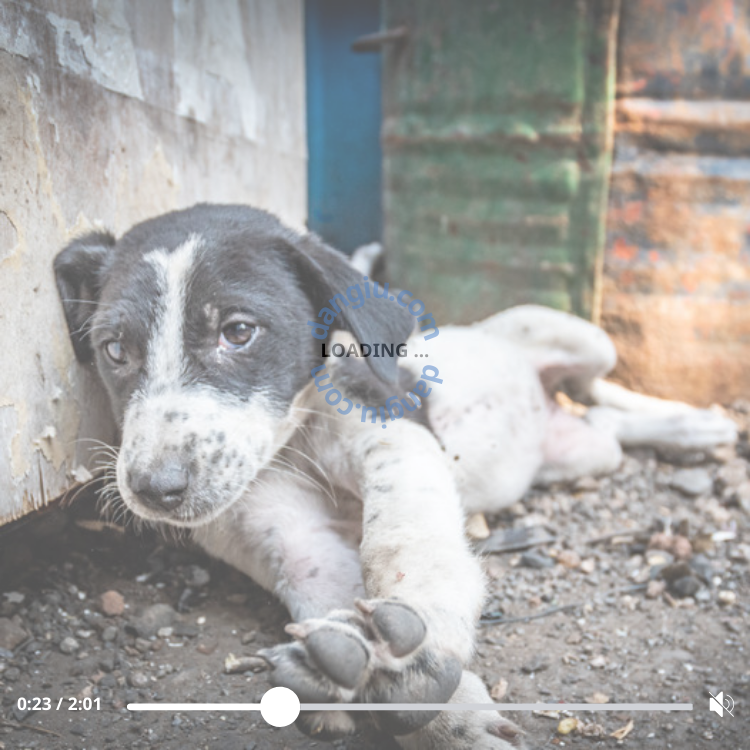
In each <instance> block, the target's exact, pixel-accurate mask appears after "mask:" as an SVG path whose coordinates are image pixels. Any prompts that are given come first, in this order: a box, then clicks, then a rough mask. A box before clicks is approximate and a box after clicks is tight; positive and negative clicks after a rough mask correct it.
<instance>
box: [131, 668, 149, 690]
mask: <svg viewBox="0 0 750 750" xmlns="http://www.w3.org/2000/svg"><path fill="white" fill-rule="evenodd" d="M149 682H150V680H149V679H148V675H147V674H146V673H145V672H137V671H136V672H131V673H130V676H129V677H128V683H130V686H131V687H134V688H144V687H146V686H147V685H148V684H149Z"/></svg>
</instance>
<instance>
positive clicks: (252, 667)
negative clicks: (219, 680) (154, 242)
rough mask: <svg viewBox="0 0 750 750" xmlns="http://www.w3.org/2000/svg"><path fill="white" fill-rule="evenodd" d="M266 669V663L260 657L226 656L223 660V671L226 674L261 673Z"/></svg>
mask: <svg viewBox="0 0 750 750" xmlns="http://www.w3.org/2000/svg"><path fill="white" fill-rule="evenodd" d="M266 669H268V662H267V661H266V660H265V659H263V658H262V657H260V656H240V657H237V656H235V655H234V654H228V655H227V658H226V659H224V671H225V672H226V673H227V674H243V673H244V672H263V671H264V670H266Z"/></svg>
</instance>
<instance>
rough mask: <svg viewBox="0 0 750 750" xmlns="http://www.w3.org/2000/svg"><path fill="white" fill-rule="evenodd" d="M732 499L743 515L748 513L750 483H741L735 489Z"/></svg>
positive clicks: (749, 507)
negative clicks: (742, 511) (743, 512)
mask: <svg viewBox="0 0 750 750" xmlns="http://www.w3.org/2000/svg"><path fill="white" fill-rule="evenodd" d="M734 499H735V500H736V501H737V504H738V505H739V506H740V508H742V510H744V511H745V513H750V482H743V483H742V484H741V485H739V487H737V489H736V490H735V492H734Z"/></svg>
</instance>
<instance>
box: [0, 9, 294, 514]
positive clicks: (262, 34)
mask: <svg viewBox="0 0 750 750" xmlns="http://www.w3.org/2000/svg"><path fill="white" fill-rule="evenodd" d="M302 52H303V50H302V4H301V0H284V1H283V2H278V3H268V2H266V1H265V0H242V1H240V0H221V2H211V3H209V2H207V0H200V1H197V2H184V1H183V0H175V2H171V3H143V4H139V3H128V2H123V1H122V0H98V2H95V1H94V0H85V1H84V0H81V2H76V3H58V2H37V3H28V2H13V0H3V2H2V3H0V157H1V161H0V165H1V166H0V352H2V355H0V356H2V367H0V524H1V523H3V522H5V521H8V520H11V519H13V518H16V517H19V516H21V515H24V514H25V513H28V512H30V511H31V510H33V509H34V508H37V507H39V506H42V505H44V504H45V503H47V502H48V501H49V500H51V499H53V498H55V497H57V496H58V495H60V494H61V493H62V492H63V491H64V490H66V489H67V488H68V487H70V486H71V485H72V484H73V483H74V482H75V481H76V480H77V479H82V478H85V477H86V476H87V467H88V469H91V468H93V467H92V465H91V464H90V461H91V458H92V456H91V453H92V451H91V448H92V447H93V446H94V443H92V442H90V439H92V438H100V439H111V438H112V437H113V432H114V429H113V425H112V421H111V417H110V415H109V412H108V408H107V406H106V405H105V403H106V402H105V399H104V397H103V395H102V394H101V393H100V392H99V390H98V388H97V386H96V383H95V381H94V379H93V378H92V377H91V376H90V374H89V373H87V372H85V371H84V369H83V368H82V367H80V366H79V365H78V364H77V363H76V362H75V361H74V360H73V352H72V349H71V346H70V343H69V341H68V335H67V330H66V326H65V321H64V319H63V315H62V309H61V307H60V302H59V300H58V295H57V290H56V289H55V283H54V278H53V275H52V258H53V257H54V255H55V253H56V252H57V251H59V250H60V249H61V248H62V247H63V245H64V244H65V243H66V242H67V241H69V239H70V238H71V237H72V236H73V235H75V234H78V233H80V232H83V231H86V230H89V229H91V228H94V227H97V228H98V227H107V228H109V229H111V230H113V231H114V232H116V233H121V232H123V231H125V230H126V229H127V228H129V226H130V225H131V224H133V223H135V222H137V221H140V220H143V219H146V218H148V217H150V216H153V215H155V214H158V213H160V212H162V211H167V210H170V209H173V208H178V207H182V206H186V205H190V204H192V203H195V202H196V201H200V200H207V201H225V202H226V201H237V202H242V201H246V202H248V203H254V204H256V205H260V206H263V207H266V208H269V209H271V210H273V211H275V212H276V213H278V214H280V215H281V216H282V217H283V218H284V219H285V220H286V221H288V222H290V223H292V224H294V225H296V226H298V227H300V226H302V225H303V223H304V219H305V213H306V187H305V186H306V179H305V168H306V148H305V132H304V123H305V117H304V77H303V54H302Z"/></svg>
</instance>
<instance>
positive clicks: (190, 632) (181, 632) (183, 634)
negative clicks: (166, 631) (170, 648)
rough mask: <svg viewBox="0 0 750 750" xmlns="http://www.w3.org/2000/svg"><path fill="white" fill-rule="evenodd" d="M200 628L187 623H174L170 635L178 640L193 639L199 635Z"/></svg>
mask: <svg viewBox="0 0 750 750" xmlns="http://www.w3.org/2000/svg"><path fill="white" fill-rule="evenodd" d="M200 632H201V631H200V628H199V627H198V626H197V625H192V624H191V623H189V622H176V623H175V624H174V627H173V628H172V634H173V635H176V636H178V637H180V638H195V636H197V635H199V634H200Z"/></svg>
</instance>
